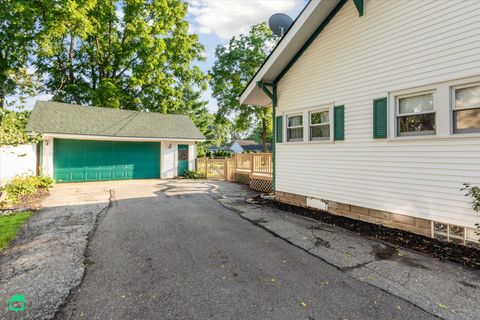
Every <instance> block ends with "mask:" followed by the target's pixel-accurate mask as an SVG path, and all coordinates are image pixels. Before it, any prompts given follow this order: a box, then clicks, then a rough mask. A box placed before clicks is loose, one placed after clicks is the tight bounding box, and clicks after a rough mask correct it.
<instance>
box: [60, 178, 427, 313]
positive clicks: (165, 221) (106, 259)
mask: <svg viewBox="0 0 480 320" xmlns="http://www.w3.org/2000/svg"><path fill="white" fill-rule="evenodd" d="M212 188H214V186H212V185H209V184H206V183H199V182H195V183H192V182H189V181H185V180H184V181H170V182H165V181H163V182H161V181H150V182H148V181H147V182H144V183H143V184H140V183H138V184H133V185H129V184H120V185H119V186H116V187H115V188H113V192H112V194H111V197H110V200H111V203H110V205H109V207H108V209H107V210H104V212H103V213H102V214H101V215H100V217H99V221H98V224H97V227H96V229H95V231H94V232H93V233H92V234H91V236H90V238H89V245H88V247H87V259H86V263H87V268H86V272H85V274H84V277H83V280H82V282H81V284H80V285H79V286H78V287H77V288H76V289H74V290H73V292H72V293H71V294H70V297H69V298H68V300H67V301H66V303H65V304H64V305H63V306H62V308H61V311H60V312H58V313H57V315H56V318H57V319H430V318H434V317H433V316H431V315H430V314H428V313H426V312H424V311H422V310H421V309H419V308H418V307H416V306H414V305H412V304H410V303H408V302H406V301H404V300H402V299H400V298H398V297H395V296H393V295H390V294H388V293H386V292H385V291H383V290H381V289H378V288H376V287H373V286H371V285H369V284H366V283H364V282H361V281H358V280H355V279H352V278H351V277H349V276H348V275H346V274H345V273H344V272H343V271H341V270H338V269H337V268H334V267H332V266H331V265H329V264H327V263H325V262H323V261H322V260H320V259H318V258H316V257H314V256H313V255H310V254H308V253H307V252H305V251H303V250H301V249H299V248H297V247H295V246H292V245H291V244H289V243H287V242H286V241H284V240H282V239H281V238H278V237H275V236H274V235H272V234H271V233H269V232H267V231H265V230H264V229H262V228H259V227H257V226H255V225H254V224H252V223H251V222H249V221H246V220H245V219H242V218H241V217H240V216H239V215H238V214H237V213H236V212H234V211H232V210H229V209H227V208H225V207H224V206H222V205H221V204H220V203H219V202H218V201H217V200H215V199H214V198H213V197H212V196H211V195H210V194H209V190H210V191H211V189H212ZM245 192H246V191H245Z"/></svg>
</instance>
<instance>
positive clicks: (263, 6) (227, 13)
mask: <svg viewBox="0 0 480 320" xmlns="http://www.w3.org/2000/svg"><path fill="white" fill-rule="evenodd" d="M188 3H189V9H188V11H189V15H190V16H191V18H192V19H191V20H192V24H191V29H192V31H194V32H198V33H205V34H209V33H214V34H216V35H217V36H218V37H220V38H221V39H230V38H231V37H233V36H235V35H239V34H241V33H246V32H248V30H249V28H250V26H252V25H254V24H257V23H260V22H263V21H267V20H268V18H269V17H270V16H271V15H272V14H274V13H277V12H282V13H287V14H290V15H292V18H295V16H296V14H298V12H299V9H300V8H301V7H303V6H304V0H190V1H189V2H188Z"/></svg>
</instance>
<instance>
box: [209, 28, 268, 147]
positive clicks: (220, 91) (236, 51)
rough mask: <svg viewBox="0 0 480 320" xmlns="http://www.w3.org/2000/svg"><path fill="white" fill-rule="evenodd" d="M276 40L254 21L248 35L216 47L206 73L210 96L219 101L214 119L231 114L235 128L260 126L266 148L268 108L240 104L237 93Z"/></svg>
mask: <svg viewBox="0 0 480 320" xmlns="http://www.w3.org/2000/svg"><path fill="white" fill-rule="evenodd" d="M277 41H278V37H277V36H275V35H274V34H273V33H272V31H271V30H270V29H269V28H268V26H267V24H266V23H261V24H257V25H254V26H253V27H252V28H251V29H250V31H249V33H248V34H247V35H240V36H239V37H238V38H237V37H234V38H232V39H231V40H230V42H229V44H228V45H227V46H218V47H217V48H216V50H215V57H216V61H215V64H214V66H213V68H212V70H211V71H210V73H209V74H210V76H211V80H210V85H211V87H212V91H213V97H214V98H215V99H216V100H217V102H218V112H217V114H216V121H217V123H222V122H227V121H228V119H229V118H233V121H234V126H235V129H236V130H238V131H246V130H251V128H252V127H255V126H257V127H259V128H260V129H261V130H260V137H261V141H262V143H263V144H264V150H265V151H266V150H267V145H266V143H267V138H268V137H267V136H268V132H271V130H272V129H271V127H272V119H271V118H272V115H271V108H258V107H255V106H249V105H241V104H240V103H239V101H238V96H239V95H240V93H241V92H242V90H243V88H244V87H245V86H246V85H247V84H248V81H249V80H250V79H251V78H252V77H253V76H254V75H255V73H256V72H257V70H258V68H260V66H261V65H262V63H263V62H264V61H265V59H266V58H267V56H268V54H269V52H270V51H271V50H272V49H273V47H274V46H275V44H276V42H277Z"/></svg>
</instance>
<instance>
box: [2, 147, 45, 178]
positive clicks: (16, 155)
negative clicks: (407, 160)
mask: <svg viewBox="0 0 480 320" xmlns="http://www.w3.org/2000/svg"><path fill="white" fill-rule="evenodd" d="M36 168H37V145H35V144H22V145H19V146H16V147H10V146H5V147H0V181H4V180H5V179H10V178H12V177H14V176H17V175H35V174H36V171H37V170H36Z"/></svg>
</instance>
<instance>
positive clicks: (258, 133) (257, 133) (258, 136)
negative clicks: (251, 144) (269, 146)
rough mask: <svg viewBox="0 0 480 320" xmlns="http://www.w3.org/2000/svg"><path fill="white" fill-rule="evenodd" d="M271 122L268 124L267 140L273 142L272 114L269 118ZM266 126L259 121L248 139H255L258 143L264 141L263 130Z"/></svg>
mask: <svg viewBox="0 0 480 320" xmlns="http://www.w3.org/2000/svg"><path fill="white" fill-rule="evenodd" d="M268 120H269V123H268V126H267V137H266V142H267V143H271V142H272V123H271V122H272V117H271V116H270V117H269V118H268ZM263 130H264V128H263V127H262V123H259V124H258V125H257V126H256V127H255V128H254V129H253V132H252V133H251V134H250V135H249V136H248V137H247V140H255V141H256V142H258V143H261V142H262V132H263Z"/></svg>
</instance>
